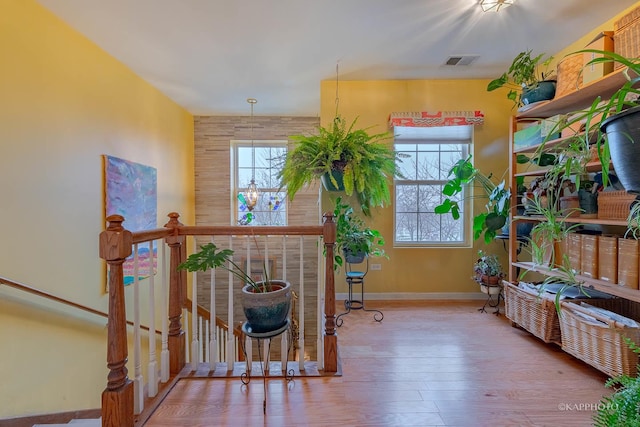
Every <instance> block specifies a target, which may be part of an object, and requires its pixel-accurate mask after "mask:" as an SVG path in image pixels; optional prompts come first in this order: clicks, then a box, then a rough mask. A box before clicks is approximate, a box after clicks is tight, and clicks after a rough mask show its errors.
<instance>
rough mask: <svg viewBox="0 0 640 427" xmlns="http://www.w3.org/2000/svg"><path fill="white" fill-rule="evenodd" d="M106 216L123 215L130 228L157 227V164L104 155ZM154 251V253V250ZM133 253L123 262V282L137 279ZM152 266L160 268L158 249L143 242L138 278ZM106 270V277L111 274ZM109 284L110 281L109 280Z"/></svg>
mask: <svg viewBox="0 0 640 427" xmlns="http://www.w3.org/2000/svg"><path fill="white" fill-rule="evenodd" d="M104 172H105V175H104V176H105V218H106V217H108V216H109V215H122V216H123V217H124V220H125V221H124V223H123V226H124V228H126V229H127V230H129V231H143V230H151V229H154V228H157V226H158V189H157V187H158V179H157V172H156V169H155V168H154V167H151V166H146V165H142V164H140V163H134V162H131V161H128V160H124V159H120V158H118V157H113V156H107V155H105V156H104ZM152 252H153V253H152ZM134 255H135V254H132V255H131V256H130V257H129V258H127V260H126V261H125V263H124V266H123V267H124V284H125V286H126V285H129V284H131V283H133V281H134V277H135V276H134V263H133V260H134ZM151 265H153V272H154V273H155V271H156V269H157V248H156V247H155V246H154V248H153V251H151V250H150V248H149V245H148V244H147V243H144V244H142V245H140V246H139V247H138V278H139V279H144V278H145V277H148V276H149V274H150V272H151V271H152V270H151ZM108 274H109V273H108V272H107V277H108ZM107 283H108V280H107Z"/></svg>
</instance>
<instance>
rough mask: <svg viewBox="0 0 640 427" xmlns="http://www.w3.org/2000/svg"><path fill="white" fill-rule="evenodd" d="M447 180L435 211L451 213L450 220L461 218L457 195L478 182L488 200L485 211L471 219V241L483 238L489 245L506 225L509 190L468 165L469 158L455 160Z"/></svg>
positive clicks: (509, 197) (442, 213) (508, 209)
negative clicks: (440, 201)
mask: <svg viewBox="0 0 640 427" xmlns="http://www.w3.org/2000/svg"><path fill="white" fill-rule="evenodd" d="M448 176H449V181H447V183H446V184H445V185H444V187H443V189H442V194H443V195H444V196H445V198H444V200H443V201H442V203H441V204H440V205H438V206H436V208H435V213H437V214H441V215H444V214H448V213H450V214H451V216H452V217H453V219H455V220H457V219H460V212H461V207H460V203H462V201H461V200H460V194H462V192H463V190H464V188H465V187H468V186H469V185H471V184H474V183H477V184H479V186H480V188H481V189H482V190H483V192H484V196H485V197H487V204H486V205H485V207H486V211H485V212H481V213H479V214H478V215H476V216H475V217H474V218H473V238H474V240H477V239H479V238H480V236H482V235H484V241H485V243H490V242H491V241H492V240H493V239H494V238H495V237H496V236H497V235H498V233H499V232H500V230H501V229H502V227H504V225H505V224H506V223H507V219H508V218H509V212H510V206H511V190H510V189H509V188H507V187H506V185H505V181H504V180H502V181H500V182H499V183H497V184H496V183H494V182H493V180H492V178H493V177H492V175H485V174H484V173H482V172H481V171H480V170H479V169H477V168H476V167H474V166H473V164H472V163H471V155H469V156H468V157H467V158H465V159H460V160H458V161H457V162H456V163H455V164H454V165H453V167H452V168H451V170H450V171H449V175H448Z"/></svg>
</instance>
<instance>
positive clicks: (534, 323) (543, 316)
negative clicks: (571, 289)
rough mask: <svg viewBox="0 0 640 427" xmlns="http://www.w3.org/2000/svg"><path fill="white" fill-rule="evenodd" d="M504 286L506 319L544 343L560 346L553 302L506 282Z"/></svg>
mask: <svg viewBox="0 0 640 427" xmlns="http://www.w3.org/2000/svg"><path fill="white" fill-rule="evenodd" d="M504 285H505V286H504V311H505V314H506V316H507V318H508V319H509V320H511V321H512V322H514V323H516V324H517V325H519V326H521V327H523V328H524V329H526V330H527V331H529V332H531V333H532V334H533V335H535V336H536V337H538V338H540V339H541V340H542V341H544V342H546V343H555V344H560V342H561V340H560V323H559V322H558V312H557V311H556V305H555V303H554V301H550V300H548V299H544V298H538V297H537V296H536V295H532V294H530V293H528V292H525V291H523V290H522V289H520V288H518V287H517V286H515V285H513V284H511V283H509V282H506V281H505V282H504Z"/></svg>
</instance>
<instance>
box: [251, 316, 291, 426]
mask: <svg viewBox="0 0 640 427" xmlns="http://www.w3.org/2000/svg"><path fill="white" fill-rule="evenodd" d="M242 332H244V334H245V335H247V336H248V337H250V338H253V339H255V340H256V345H257V346H258V359H259V362H260V371H261V374H262V385H263V388H264V400H263V401H262V412H263V413H264V414H266V413H267V376H266V375H265V368H264V364H265V360H264V359H266V360H267V361H268V360H269V353H270V352H271V338H275V337H277V336H278V335H281V334H283V333H285V332H288V339H289V342H288V345H287V354H283V355H282V357H284V358H285V369H284V379H285V380H286V381H287V382H289V381H292V380H293V376H294V374H295V373H294V370H293V369H289V366H288V361H289V350H290V349H291V347H292V346H293V342H292V340H293V334H292V330H291V321H290V320H289V319H287V322H286V323H285V324H284V325H283V326H282V327H281V328H279V329H276V330H274V331H268V332H253V331H252V330H251V326H249V324H248V323H247V322H244V323H243V324H242ZM264 339H266V340H268V341H267V342H268V349H267V353H266V354H262V346H261V345H260V344H261V342H262V340H264ZM242 352H243V353H244V356H245V360H246V361H247V368H246V371H245V372H244V373H243V374H242V375H241V376H240V380H241V381H242V384H244V385H248V384H249V382H250V381H251V367H250V366H249V358H248V357H247V349H246V348H245V343H244V340H243V341H242ZM266 363H268V362H266Z"/></svg>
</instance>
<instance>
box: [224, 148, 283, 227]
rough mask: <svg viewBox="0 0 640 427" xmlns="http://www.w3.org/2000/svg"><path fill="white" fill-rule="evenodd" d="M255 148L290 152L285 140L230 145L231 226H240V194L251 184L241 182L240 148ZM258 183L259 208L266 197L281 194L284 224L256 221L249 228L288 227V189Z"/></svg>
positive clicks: (257, 180)
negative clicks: (278, 149) (253, 226)
mask: <svg viewBox="0 0 640 427" xmlns="http://www.w3.org/2000/svg"><path fill="white" fill-rule="evenodd" d="M252 146H253V149H254V150H255V149H258V148H261V147H274V146H277V147H280V148H284V149H285V150H288V141H287V140H286V139H285V140H280V139H278V140H272V139H269V140H255V139H254V140H253V141H251V140H231V143H230V149H231V173H230V176H231V183H230V185H231V201H230V206H231V225H238V209H239V201H238V197H237V196H238V193H239V192H242V193H244V192H245V191H246V190H247V185H248V184H249V182H246V183H245V182H240V179H239V170H240V167H239V156H238V148H240V147H244V148H251V147H252ZM258 168H259V165H258V164H256V169H258ZM256 183H257V184H258V191H259V200H258V205H257V206H259V205H260V204H261V203H264V200H265V199H264V197H266V196H267V195H269V194H273V193H279V194H280V195H281V197H280V200H281V203H284V205H283V206H284V208H285V209H284V212H282V218H283V222H282V223H281V224H261V223H256V222H255V221H254V222H252V223H250V224H247V225H249V226H252V225H282V226H286V225H287V224H288V223H289V218H288V214H289V206H288V200H286V187H285V188H283V189H282V190H280V191H278V187H277V186H276V187H266V188H265V187H264V186H263V187H261V185H260V183H259V179H258V178H257V177H256Z"/></svg>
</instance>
